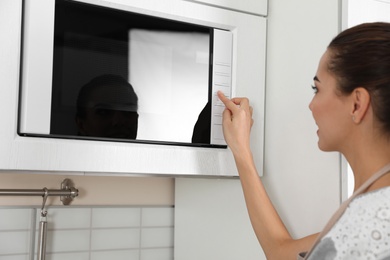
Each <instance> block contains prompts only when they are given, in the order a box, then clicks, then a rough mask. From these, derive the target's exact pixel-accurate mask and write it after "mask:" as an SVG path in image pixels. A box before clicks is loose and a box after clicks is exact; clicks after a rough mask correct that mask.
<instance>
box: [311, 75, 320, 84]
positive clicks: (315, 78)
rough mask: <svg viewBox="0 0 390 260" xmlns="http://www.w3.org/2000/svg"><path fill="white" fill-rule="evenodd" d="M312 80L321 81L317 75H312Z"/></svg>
mask: <svg viewBox="0 0 390 260" xmlns="http://www.w3.org/2000/svg"><path fill="white" fill-rule="evenodd" d="M313 80H314V81H318V82H320V83H321V81H320V80H319V79H318V77H317V76H314V78H313Z"/></svg>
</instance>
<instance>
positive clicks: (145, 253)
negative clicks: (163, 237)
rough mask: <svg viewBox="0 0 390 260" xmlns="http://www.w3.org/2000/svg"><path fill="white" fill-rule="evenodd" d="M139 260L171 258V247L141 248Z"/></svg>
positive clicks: (166, 259) (165, 259) (169, 259)
mask: <svg viewBox="0 0 390 260" xmlns="http://www.w3.org/2000/svg"><path fill="white" fill-rule="evenodd" d="M140 260H173V248H157V249H143V250H142V251H141V258H140Z"/></svg>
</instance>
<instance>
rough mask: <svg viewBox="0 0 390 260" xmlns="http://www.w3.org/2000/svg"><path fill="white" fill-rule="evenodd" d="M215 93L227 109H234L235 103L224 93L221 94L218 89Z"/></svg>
mask: <svg viewBox="0 0 390 260" xmlns="http://www.w3.org/2000/svg"><path fill="white" fill-rule="evenodd" d="M217 95H218V98H219V99H220V100H221V101H222V103H223V104H224V105H225V106H226V108H227V109H229V110H233V109H235V108H236V107H237V105H236V104H235V103H234V102H233V101H231V100H230V99H228V98H227V97H226V96H225V94H223V92H222V91H218V92H217Z"/></svg>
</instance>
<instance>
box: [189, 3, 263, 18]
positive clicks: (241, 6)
mask: <svg viewBox="0 0 390 260" xmlns="http://www.w3.org/2000/svg"><path fill="white" fill-rule="evenodd" d="M190 1H193V2H200V3H206V4H209V5H213V6H219V7H222V8H228V9H232V10H237V11H239V12H246V13H251V14H257V15H262V16H267V14H268V1H267V0H246V1H237V0H190Z"/></svg>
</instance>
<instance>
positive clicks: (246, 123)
mask: <svg viewBox="0 0 390 260" xmlns="http://www.w3.org/2000/svg"><path fill="white" fill-rule="evenodd" d="M217 94H218V97H219V99H220V100H221V101H222V102H223V103H224V104H225V106H226V108H225V111H223V120H222V124H223V134H224V137H225V140H226V143H227V144H228V146H229V147H230V149H231V150H232V152H233V154H234V155H235V156H237V155H240V154H242V153H244V154H245V153H248V152H250V131H251V127H252V125H253V119H252V113H253V108H252V107H251V106H250V105H249V100H248V99H247V98H233V99H228V98H227V97H226V96H225V95H224V94H223V93H222V92H221V91H218V93H217Z"/></svg>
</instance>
